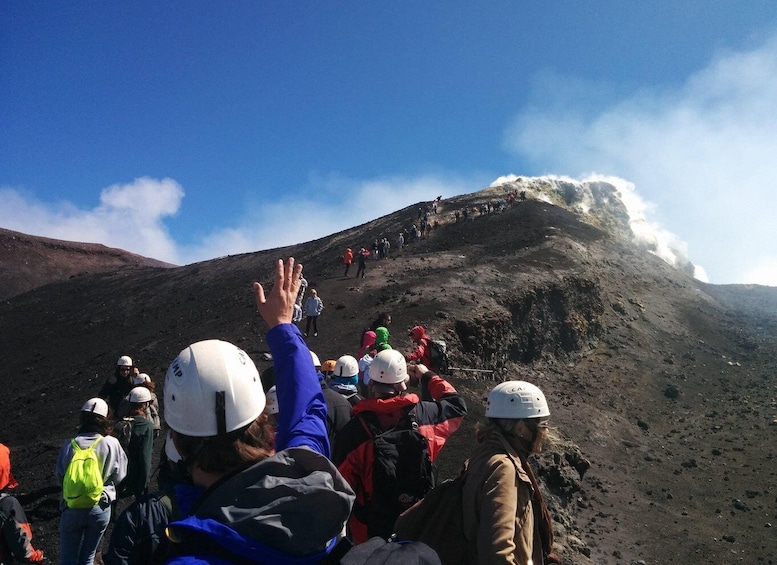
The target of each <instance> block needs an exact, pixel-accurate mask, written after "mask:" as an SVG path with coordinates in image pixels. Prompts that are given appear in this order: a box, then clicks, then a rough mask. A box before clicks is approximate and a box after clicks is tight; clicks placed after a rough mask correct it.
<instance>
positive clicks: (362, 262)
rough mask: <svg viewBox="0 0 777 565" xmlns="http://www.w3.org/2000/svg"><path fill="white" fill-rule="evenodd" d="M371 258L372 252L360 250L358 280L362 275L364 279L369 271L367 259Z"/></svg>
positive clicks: (357, 270)
mask: <svg viewBox="0 0 777 565" xmlns="http://www.w3.org/2000/svg"><path fill="white" fill-rule="evenodd" d="M369 256H370V252H369V251H367V250H366V249H364V247H362V248H361V249H359V253H358V260H359V267H358V268H357V269H356V278H357V279H358V278H359V275H360V274H361V276H362V278H364V274H365V271H366V270H367V257H369Z"/></svg>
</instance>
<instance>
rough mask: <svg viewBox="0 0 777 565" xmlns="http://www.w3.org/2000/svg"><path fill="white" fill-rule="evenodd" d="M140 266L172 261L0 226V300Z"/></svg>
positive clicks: (166, 264)
mask: <svg viewBox="0 0 777 565" xmlns="http://www.w3.org/2000/svg"><path fill="white" fill-rule="evenodd" d="M143 266H150V267H172V266H173V265H170V264H169V263H165V262H163V261H157V260H156V259H149V258H147V257H141V256H140V255H135V254H134V253H129V252H127V251H124V250H123V249H113V248H111V247H105V246H104V245H100V244H96V243H77V242H74V241H60V240H57V239H49V238H47V237H37V236H34V235H27V234H24V233H19V232H15V231H11V230H5V229H2V228H0V300H3V299H5V298H10V297H12V296H16V295H19V294H22V293H24V292H27V291H29V290H32V289H34V288H38V287H39V286H43V285H45V284H49V283H52V282H56V281H65V280H68V279H70V278H72V277H75V276H78V275H86V274H90V273H91V274H94V273H102V272H106V271H116V270H118V269H121V268H126V267H143Z"/></svg>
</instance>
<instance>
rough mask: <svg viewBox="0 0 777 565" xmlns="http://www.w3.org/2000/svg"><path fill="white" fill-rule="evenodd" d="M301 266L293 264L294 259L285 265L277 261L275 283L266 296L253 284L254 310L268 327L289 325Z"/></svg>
mask: <svg viewBox="0 0 777 565" xmlns="http://www.w3.org/2000/svg"><path fill="white" fill-rule="evenodd" d="M301 274H302V265H295V264H294V257H289V258H288V259H287V260H286V263H284V262H283V260H282V259H278V262H277V263H276V265H275V282H274V284H273V287H272V290H271V291H270V294H269V295H268V296H265V292H264V288H263V287H262V285H261V284H259V283H258V282H255V283H254V294H255V295H256V308H257V310H259V315H260V316H262V319H263V320H264V321H265V322H266V323H267V325H268V326H270V327H271V328H274V327H275V326H277V325H280V324H290V323H291V318H292V315H293V312H294V302H295V300H296V299H297V293H298V292H299V285H300V275H301Z"/></svg>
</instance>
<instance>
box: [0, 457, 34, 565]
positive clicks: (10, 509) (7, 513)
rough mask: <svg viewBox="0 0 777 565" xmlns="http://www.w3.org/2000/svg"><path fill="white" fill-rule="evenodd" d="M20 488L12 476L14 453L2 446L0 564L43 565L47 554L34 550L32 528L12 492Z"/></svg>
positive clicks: (0, 458)
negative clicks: (40, 564) (10, 491)
mask: <svg viewBox="0 0 777 565" xmlns="http://www.w3.org/2000/svg"><path fill="white" fill-rule="evenodd" d="M17 486H19V483H17V482H16V479H14V476H13V473H11V453H10V450H9V449H8V448H7V447H6V446H5V445H3V444H2V443H0V563H15V562H16V561H19V562H23V563H40V562H42V561H43V552H42V551H41V550H39V549H35V548H34V547H33V546H32V528H31V527H30V523H29V521H28V520H27V515H26V514H25V513H24V509H23V508H22V505H21V504H20V503H19V501H18V500H17V498H16V497H15V496H13V495H12V494H11V493H9V492H8V491H9V490H10V489H14V488H16V487H17Z"/></svg>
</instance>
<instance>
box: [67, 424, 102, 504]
mask: <svg viewBox="0 0 777 565" xmlns="http://www.w3.org/2000/svg"><path fill="white" fill-rule="evenodd" d="M101 439H102V436H100V437H99V438H97V440H96V441H95V442H94V443H92V445H90V446H89V447H88V448H87V449H81V448H80V447H78V444H77V443H76V440H75V439H71V440H70V443H71V444H72V446H73V458H72V459H71V460H70V464H69V465H68V466H67V470H66V471H65V478H64V479H63V480H62V496H63V497H64V499H65V502H66V503H67V506H68V508H92V507H94V506H95V505H96V504H97V503H98V502H100V497H101V496H102V494H103V487H104V486H105V485H104V483H103V469H102V464H101V463H100V460H99V459H98V458H97V453H95V451H94V448H95V446H96V445H97V444H98V443H99V442H100V440H101Z"/></svg>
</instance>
